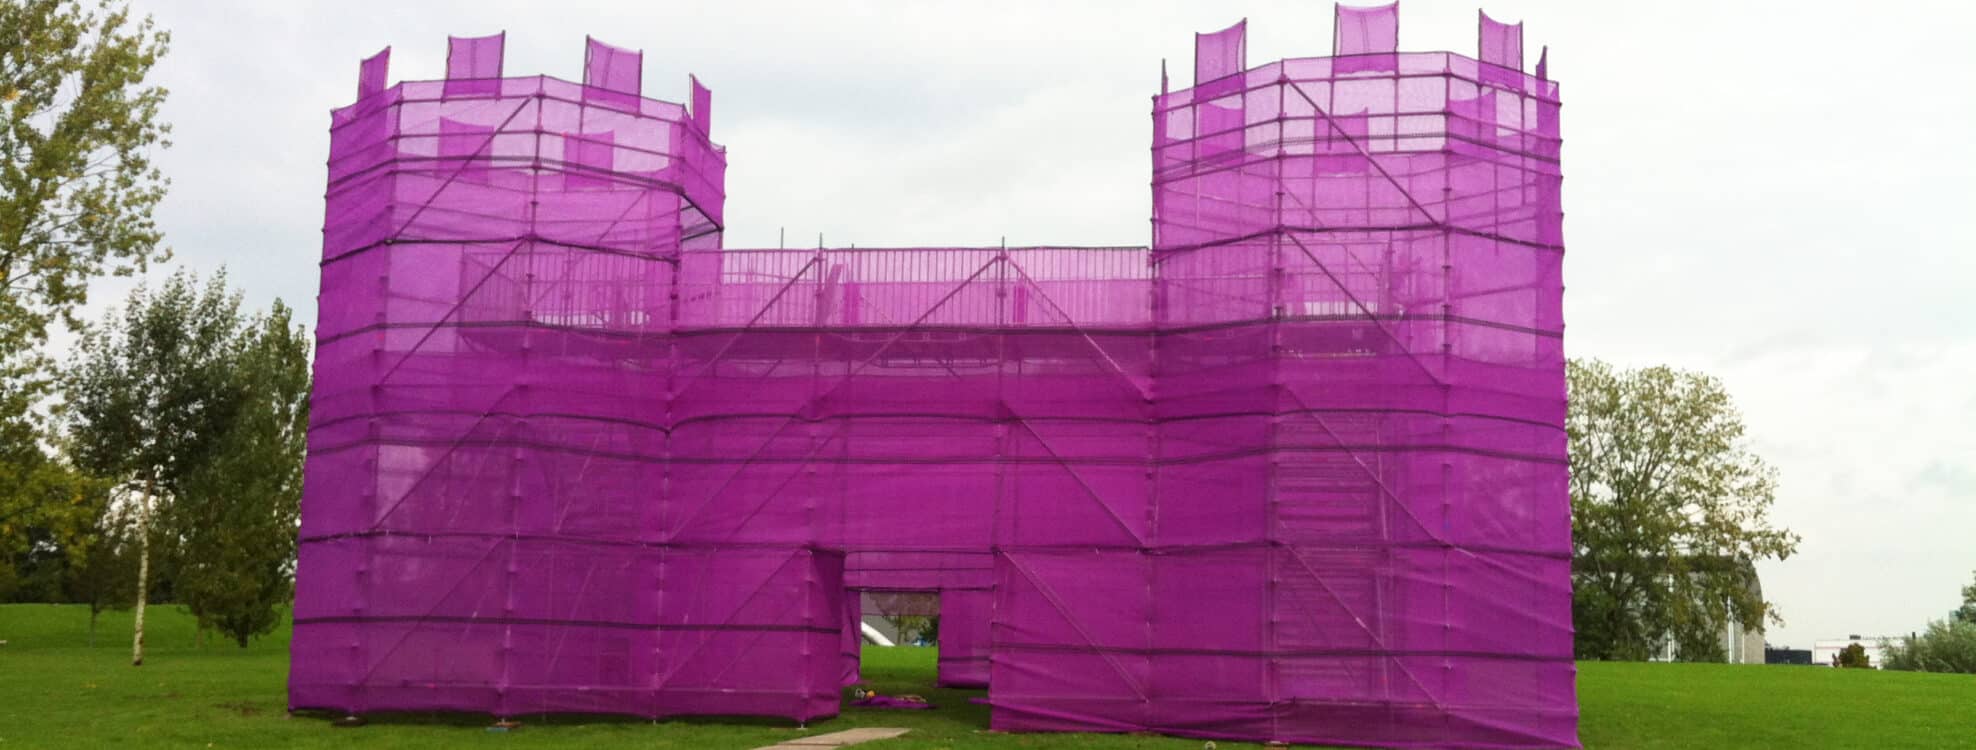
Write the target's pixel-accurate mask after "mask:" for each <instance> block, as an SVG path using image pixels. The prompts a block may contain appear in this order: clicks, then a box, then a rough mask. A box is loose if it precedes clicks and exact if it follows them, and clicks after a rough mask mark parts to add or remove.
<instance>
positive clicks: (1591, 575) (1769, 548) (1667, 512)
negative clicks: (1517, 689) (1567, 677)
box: [1566, 360, 1798, 660]
mask: <svg viewBox="0 0 1976 750" xmlns="http://www.w3.org/2000/svg"><path fill="white" fill-rule="evenodd" d="M1568 374H1569V378H1570V388H1571V408H1570V414H1569V417H1568V418H1567V421H1566V430H1567V433H1568V435H1569V440H1570V448H1571V519H1572V542H1573V556H1572V581H1573V591H1572V615H1573V617H1574V621H1575V625H1576V627H1577V631H1578V635H1577V644H1576V648H1577V652H1578V655H1579V657H1580V658H1585V659H1624V660H1638V659H1645V658H1648V657H1649V656H1650V655H1652V654H1653V653H1654V652H1655V651H1657V650H1658V648H1659V645H1660V644H1662V643H1664V642H1666V641H1667V640H1669V639H1672V640H1673V641H1674V642H1675V644H1676V646H1677V649H1678V650H1679V651H1680V652H1681V653H1683V654H1687V655H1689V658H1701V657H1704V656H1708V657H1716V658H1719V654H1720V649H1721V646H1720V645H1719V644H1718V643H1717V641H1718V640H1719V638H1720V634H1721V633H1722V632H1723V631H1724V630H1725V629H1726V627H1727V623H1728V622H1729V620H1730V618H1734V619H1735V620H1736V621H1738V622H1741V623H1744V624H1745V625H1753V624H1757V623H1761V622H1763V621H1764V620H1765V619H1766V618H1768V619H1769V620H1771V621H1778V618H1777V616H1776V614H1775V612H1774V611H1773V610H1772V608H1771V605H1770V604H1769V603H1768V602H1765V601H1764V600H1763V597H1762V595H1761V593H1760V589H1759V588H1758V586H1757V581H1756V569H1755V562H1756V561H1757V560H1762V559H1768V558H1777V559H1784V558H1787V557H1789V556H1790V555H1791V554H1792V553H1793V552H1794V551H1796V549H1797V544H1798V537H1797V535H1795V534H1792V533H1791V532H1789V531H1787V530H1783V529H1775V528H1772V527H1771V526H1770V521H1769V518H1768V513H1769V510H1770V506H1771V504H1772V502H1773V501H1774V499H1775V497H1774V493H1775V491H1776V483H1777V481H1776V474H1775V472H1774V471H1773V470H1772V469H1771V468H1770V467H1769V466H1768V465H1766V464H1765V463H1764V462H1763V460H1762V459H1760V458H1758V457H1757V456H1756V455H1754V454H1752V453H1750V452H1749V451H1748V450H1747V449H1746V448H1745V447H1744V446H1743V423H1742V418H1741V416H1740V415H1739V414H1738V413H1737V411H1736V408H1735V406H1734V404H1732V403H1731V401H1730V398H1729V394H1728V392H1727V391H1726V390H1725V389H1724V388H1723V387H1722V383H1721V382H1720V381H1718V380H1716V379H1715V378H1712V377H1709V376H1707V375H1703V374H1700V373H1694V372H1684V371H1679V370H1674V369H1671V368H1667V367H1651V368H1646V369H1641V370H1618V369H1615V368H1613V367H1612V366H1611V365H1608V364H1606V363H1604V362H1599V361H1597V360H1591V361H1577V360H1574V361H1572V362H1571V363H1570V364H1569V371H1568Z"/></svg>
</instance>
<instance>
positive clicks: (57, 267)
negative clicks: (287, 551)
mask: <svg viewBox="0 0 1976 750" xmlns="http://www.w3.org/2000/svg"><path fill="white" fill-rule="evenodd" d="M168 41H169V37H168V36H167V35H166V34H165V33H164V32H163V31H160V30H158V29H156V28H155V27H154V26H153V25H152V23H151V21H150V20H149V19H148V18H147V19H144V20H139V21H133V20H132V19H131V17H130V14H129V13H128V11H127V10H125V9H124V8H122V7H121V6H113V5H110V4H108V3H104V4H99V5H97V6H95V7H93V8H91V7H88V6H87V5H86V4H84V3H79V2H74V1H73V0H0V519H5V520H4V521H0V596H3V595H5V594H6V593H7V592H8V591H9V590H11V589H12V588H13V586H12V585H11V584H12V582H14V581H16V580H17V579H18V577H19V572H20V567H19V566H20V565H21V564H22V562H23V561H30V562H33V563H34V564H36V565H38V566H40V567H39V568H38V569H37V570H36V571H30V575H29V577H30V578H32V579H35V580H37V581H39V582H40V584H39V585H40V586H42V587H45V586H46V585H48V584H49V583H51V582H52V579H49V578H48V576H47V575H46V574H47V573H49V572H51V571H58V570H59V568H60V567H61V565H62V564H63V558H62V557H61V553H62V550H63V549H64V548H65V547H64V545H65V544H66V541H65V540H64V537H65V536H67V537H73V535H74V534H75V533H78V530H80V529H83V528H86V527H88V525H89V523H90V522H91V521H92V520H93V518H94V517H95V515H96V513H97V511H100V508H96V507H91V503H90V502H86V501H83V500H82V498H85V497H92V496H94V495H92V493H95V492H96V489H92V488H95V487H96V485H93V484H91V483H92V482H93V479H92V478H90V477H87V476H84V475H82V474H78V473H77V472H75V471H73V470H72V468H71V467H69V466H67V465H65V464H63V463H61V462H60V461H58V460H56V459H55V458H53V457H51V456H50V454H49V451H48V449H47V445H46V443H47V442H48V434H47V432H46V425H45V424H43V420H42V419H41V417H40V416H39V415H37V413H36V408H37V406H39V405H41V404H43V403H44V401H45V400H46V399H47V398H48V396H49V394H50V386H51V380H50V378H49V371H50V370H51V366H50V365H51V363H50V361H49V360H48V358H47V357H46V356H45V355H43V354H42V353H41V351H40V349H39V347H40V345H41V344H43V343H45V342H46V340H47V335H48V327H49V325H50V324H52V323H53V322H55V321H58V320H59V321H62V322H65V323H68V324H70V325H71V326H72V327H75V326H77V324H78V322H77V321H76V320H75V319H74V318H73V317H72V315H73V314H74V312H75V310H76V309H77V308H78V307H79V306H81V305H82V304H83V303H84V302H86V301H87V293H88V288H89V287H88V282H89V280H90V279H91V278H93V277H96V276H100V275H103V274H105V273H111V274H119V275H122V274H129V273H133V272H137V271H141V270H143V269H144V268H146V267H147V266H148V265H149V264H150V263H151V262H154V261H157V260H162V259H163V258H164V257H165V256H166V255H167V252H166V251H164V250H163V249H161V247H160V244H159V235H158V231H157V229H156V227H155V226H154V224H153V222H152V220H151V212H152V210H153V208H154V207H155V206H156V205H157V203H158V201H159V199H161V198H162V197H163V196H164V192H165V186H166V181H165V179H164V178H163V176H162V175H161V174H160V173H159V171H158V170H157V169H156V168H155V167H154V166H153V165H152V163H151V160H150V152H151V151H152V150H153V149H155V148H161V147H164V146H166V145H168V144H167V142H166V140H165V139H166V136H167V134H168V128H167V126H166V125H165V124H164V123H163V122H162V120H160V119H159V117H158V108H159V105H160V104H161V103H163V101H164V98H165V90H164V89H162V88H159V87H157V86H153V85H147V84H146V83H145V82H144V79H145V77H146V76H147V75H149V73H150V70H151V67H152V65H154V64H155V63H156V62H157V61H158V59H159V57H160V56H161V55H163V54H164V53H165V49H166V47H167V44H168ZM97 489H100V488H97ZM71 541H72V540H71Z"/></svg>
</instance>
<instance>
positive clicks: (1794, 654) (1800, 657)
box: [1763, 646, 1812, 666]
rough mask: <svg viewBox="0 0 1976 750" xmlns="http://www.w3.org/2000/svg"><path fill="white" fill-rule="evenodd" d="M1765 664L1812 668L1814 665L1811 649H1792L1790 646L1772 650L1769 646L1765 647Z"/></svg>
mask: <svg viewBox="0 0 1976 750" xmlns="http://www.w3.org/2000/svg"><path fill="white" fill-rule="evenodd" d="M1763 663H1765V664H1790V665H1801V666H1810V665H1811V663H1812V662H1811V649H1808V648H1791V647H1789V646H1784V647H1781V648H1771V647H1769V646H1764V647H1763Z"/></svg>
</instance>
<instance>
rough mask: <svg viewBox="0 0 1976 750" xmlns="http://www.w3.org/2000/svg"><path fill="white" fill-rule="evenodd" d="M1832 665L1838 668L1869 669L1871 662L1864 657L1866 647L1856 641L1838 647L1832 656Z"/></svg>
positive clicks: (1871, 665)
mask: <svg viewBox="0 0 1976 750" xmlns="http://www.w3.org/2000/svg"><path fill="white" fill-rule="evenodd" d="M1832 666H1835V667H1838V668H1840V669H1871V668H1872V667H1873V662H1872V661H1871V660H1868V659H1867V658H1866V647H1865V646H1861V645H1859V644H1857V643H1855V644H1852V645H1850V646H1847V647H1845V648H1842V649H1839V653H1838V654H1837V655H1835V656H1833V657H1832Z"/></svg>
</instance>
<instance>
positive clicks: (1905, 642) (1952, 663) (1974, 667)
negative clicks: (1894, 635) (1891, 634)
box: [1881, 583, 1976, 674]
mask: <svg viewBox="0 0 1976 750" xmlns="http://www.w3.org/2000/svg"><path fill="white" fill-rule="evenodd" d="M1881 666H1884V667H1886V668H1888V669H1898V670H1902V671H1908V672H1958V673H1962V674H1976V583H1971V584H1969V585H1968V586H1964V587H1962V606H1961V607H1960V608H1957V609H1956V610H1955V611H1953V612H1950V613H1949V616H1948V619H1945V620H1936V621H1934V622H1930V623H1928V629H1927V630H1924V631H1922V632H1920V633H1917V634H1914V635H1910V636H1908V637H1906V638H1902V639H1899V640H1895V641H1890V642H1888V643H1887V646H1886V651H1885V658H1883V659H1882V660H1881Z"/></svg>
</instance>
